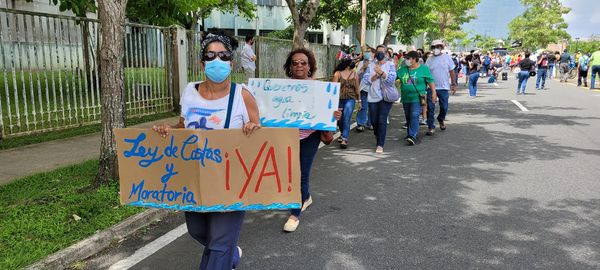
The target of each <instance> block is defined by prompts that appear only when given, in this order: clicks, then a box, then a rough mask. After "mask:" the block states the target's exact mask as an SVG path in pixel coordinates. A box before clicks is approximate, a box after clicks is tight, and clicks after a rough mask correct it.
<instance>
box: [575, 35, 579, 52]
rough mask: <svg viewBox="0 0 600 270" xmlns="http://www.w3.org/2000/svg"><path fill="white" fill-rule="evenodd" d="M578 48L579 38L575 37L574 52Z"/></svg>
mask: <svg viewBox="0 0 600 270" xmlns="http://www.w3.org/2000/svg"><path fill="white" fill-rule="evenodd" d="M577 49H579V38H575V52H577Z"/></svg>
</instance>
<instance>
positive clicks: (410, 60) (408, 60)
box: [404, 59, 413, 67]
mask: <svg viewBox="0 0 600 270" xmlns="http://www.w3.org/2000/svg"><path fill="white" fill-rule="evenodd" d="M404 63H406V65H407V66H409V67H410V66H412V64H413V60H412V59H406V60H404Z"/></svg>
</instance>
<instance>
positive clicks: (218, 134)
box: [115, 128, 301, 212]
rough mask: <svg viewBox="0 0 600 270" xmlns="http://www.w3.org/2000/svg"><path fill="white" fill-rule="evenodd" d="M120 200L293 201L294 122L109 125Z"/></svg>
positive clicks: (189, 204) (168, 203)
mask: <svg viewBox="0 0 600 270" xmlns="http://www.w3.org/2000/svg"><path fill="white" fill-rule="evenodd" d="M115 135H116V140H117V156H118V162H119V178H120V180H119V182H120V185H121V186H120V191H121V203H122V204H126V205H133V206H141V207H151V208H164V209H172V210H181V211H196V212H220V211H241V210H274V209H292V208H300V201H301V198H300V197H301V195H300V161H299V141H298V129H289V128H281V129H270V128H262V129H259V130H257V131H255V132H254V133H253V134H252V135H251V136H250V137H246V136H245V135H244V134H243V133H242V131H241V130H240V129H228V130H209V131H200V130H192V129H176V130H172V131H171V134H170V135H169V136H168V137H167V138H163V137H161V136H159V135H158V134H157V133H156V132H154V131H152V130H150V129H134V128H123V129H115Z"/></svg>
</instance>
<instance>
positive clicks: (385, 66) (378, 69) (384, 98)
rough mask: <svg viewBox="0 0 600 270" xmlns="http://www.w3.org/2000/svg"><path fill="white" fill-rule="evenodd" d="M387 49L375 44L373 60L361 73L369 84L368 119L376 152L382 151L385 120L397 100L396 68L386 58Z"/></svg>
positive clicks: (385, 128)
mask: <svg viewBox="0 0 600 270" xmlns="http://www.w3.org/2000/svg"><path fill="white" fill-rule="evenodd" d="M386 53H387V49H386V46H385V45H379V46H377V53H376V54H375V60H374V62H373V63H371V64H369V67H368V68H367V71H365V74H364V75H363V78H364V79H365V82H366V84H367V86H369V95H368V98H367V99H368V101H369V119H371V124H372V125H373V130H374V133H375V137H376V138H377V148H376V150H375V152H376V153H383V146H384V144H385V135H386V133H387V126H388V124H387V120H388V115H389V114H390V110H391V109H392V105H393V104H394V102H395V101H396V100H398V98H399V95H398V90H396V86H395V81H396V68H395V66H394V62H392V61H391V60H388V59H386V57H385V55H386Z"/></svg>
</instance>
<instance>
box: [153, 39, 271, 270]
mask: <svg viewBox="0 0 600 270" xmlns="http://www.w3.org/2000/svg"><path fill="white" fill-rule="evenodd" d="M237 46H238V42H237V41H236V40H235V38H232V37H230V36H227V35H213V34H209V35H208V36H207V37H206V38H205V39H204V41H203V42H202V61H201V66H202V68H203V69H204V71H205V72H206V78H207V79H206V81H204V82H194V83H190V84H188V86H187V87H186V89H185V90H184V91H183V93H182V95H181V100H180V105H181V117H180V118H179V123H178V124H177V125H174V126H169V125H167V124H163V125H159V126H154V127H153V129H154V130H155V131H156V132H158V133H159V134H160V135H161V136H163V137H167V135H168V134H169V130H170V129H171V128H190V129H201V130H213V129H228V128H236V129H242V131H243V132H244V134H246V135H247V136H250V134H252V132H253V131H255V130H257V129H259V128H260V117H259V113H258V106H257V104H256V101H255V100H254V97H253V96H252V94H251V93H250V92H249V91H248V90H246V89H245V88H243V87H242V86H241V85H236V84H235V83H232V82H231V78H230V74H231V70H232V69H233V61H232V59H233V52H234V51H235V49H236V48H237ZM244 213H245V212H242V211H234V212H214V213H199V212H185V221H186V224H187V228H188V232H189V233H190V235H191V236H192V237H193V238H194V239H196V241H198V242H200V244H202V245H203V246H204V254H203V255H202V261H201V262H200V269H202V270H204V269H210V270H225V269H227V270H230V269H232V268H235V267H236V266H237V265H238V264H239V261H240V258H241V256H242V250H241V248H240V247H239V246H237V242H238V239H239V237H240V231H241V229H242V223H243V221H244Z"/></svg>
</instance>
